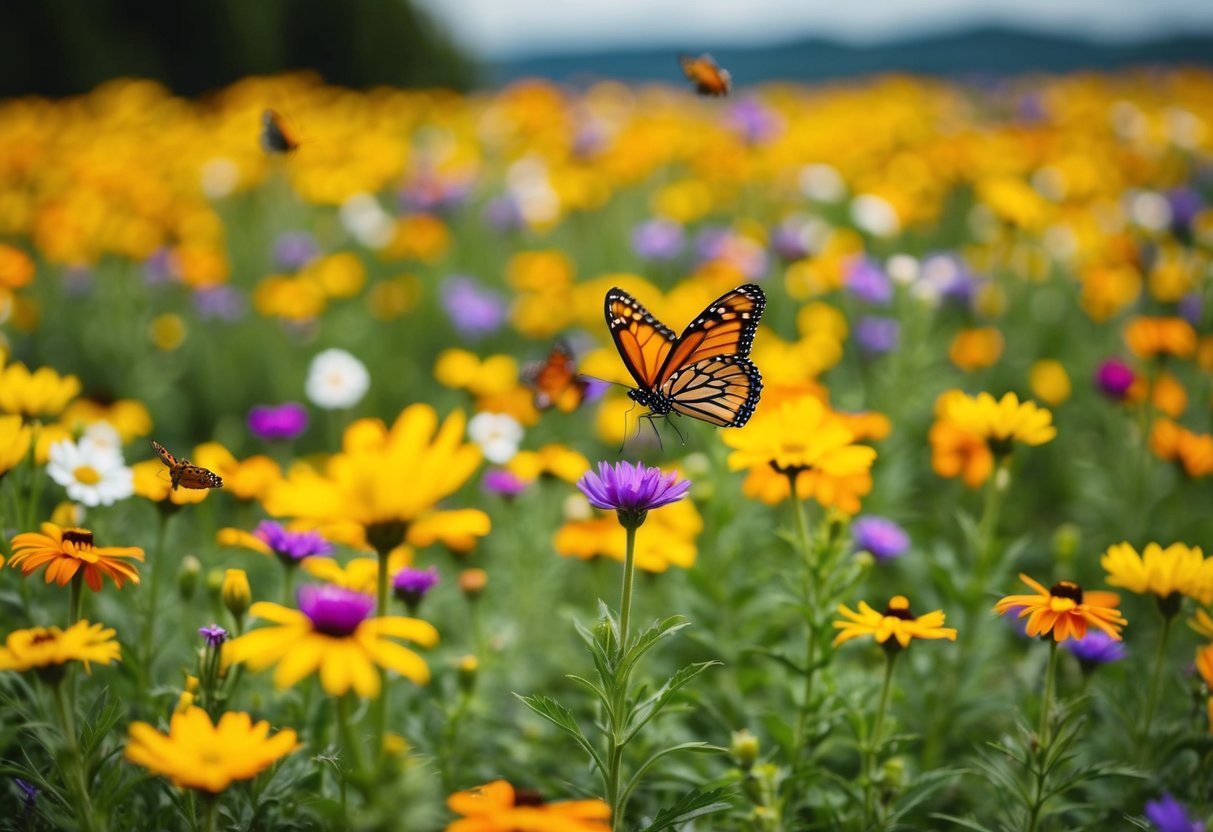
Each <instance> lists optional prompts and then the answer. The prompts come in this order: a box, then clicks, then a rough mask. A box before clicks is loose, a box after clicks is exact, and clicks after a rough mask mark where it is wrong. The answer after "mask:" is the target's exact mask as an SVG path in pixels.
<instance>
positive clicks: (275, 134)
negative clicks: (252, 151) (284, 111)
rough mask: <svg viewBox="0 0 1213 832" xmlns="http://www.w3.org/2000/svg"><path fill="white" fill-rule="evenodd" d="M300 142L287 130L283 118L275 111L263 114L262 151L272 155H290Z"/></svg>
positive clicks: (267, 111)
mask: <svg viewBox="0 0 1213 832" xmlns="http://www.w3.org/2000/svg"><path fill="white" fill-rule="evenodd" d="M297 147H299V142H298V141H297V140H296V139H294V138H293V137H292V136H291V133H290V131H289V130H287V127H286V123H285V122H284V121H283V120H282V116H280V115H278V113H276V112H275V111H273V110H266V111H265V112H263V113H262V114H261V149H262V150H264V151H265V152H266V153H269V154H270V155H281V154H284V153H290V152H291V151H292V150H294V149H295V148H297Z"/></svg>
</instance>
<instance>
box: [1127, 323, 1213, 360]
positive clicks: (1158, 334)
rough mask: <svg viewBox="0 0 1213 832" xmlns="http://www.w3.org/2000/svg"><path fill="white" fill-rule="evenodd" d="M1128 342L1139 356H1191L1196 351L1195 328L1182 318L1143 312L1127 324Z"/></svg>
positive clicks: (1130, 347)
mask: <svg viewBox="0 0 1213 832" xmlns="http://www.w3.org/2000/svg"><path fill="white" fill-rule="evenodd" d="M1125 343H1126V344H1127V345H1128V347H1129V350H1130V351H1131V352H1132V353H1133V354H1134V355H1136V356H1137V357H1138V358H1145V359H1150V358H1157V357H1159V356H1165V355H1172V356H1175V357H1176V358H1191V357H1192V355H1193V354H1194V353H1195V352H1196V330H1195V329H1193V328H1192V325H1191V324H1190V323H1188V322H1187V321H1185V320H1184V319H1183V318H1175V317H1170V318H1168V317H1147V316H1140V317H1137V318H1134V319H1133V320H1131V321H1129V323H1128V324H1126V325H1125Z"/></svg>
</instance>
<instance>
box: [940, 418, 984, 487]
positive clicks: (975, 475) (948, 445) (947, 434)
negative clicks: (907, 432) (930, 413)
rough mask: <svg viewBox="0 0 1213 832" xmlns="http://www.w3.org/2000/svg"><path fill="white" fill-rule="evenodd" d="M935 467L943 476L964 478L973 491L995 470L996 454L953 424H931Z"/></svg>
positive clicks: (982, 440)
mask: <svg viewBox="0 0 1213 832" xmlns="http://www.w3.org/2000/svg"><path fill="white" fill-rule="evenodd" d="M927 438H928V439H929V440H930V442H931V467H932V468H934V469H935V473H936V474H939V476H941V477H948V478H949V479H950V478H952V477H961V478H962V479H963V480H964V483H965V485H967V486H968V487H969V488H978V487H980V486H981V484H982V483H984V482H985V481H986V480H987V479H989V476H990V473H991V472H992V471H993V470H994V454H993V453H991V451H990V447H989V446H988V445H987V444H986V442H985V440H984V439H982V438H981V437H980V436H974V435H973V434H971V433H969V432H968V431H965V430H962V429H961V428H959V427H957V426H956V425H954V424H952V423H951V422H936V423H935V424H933V425H931V432H930V434H929V435H928V437H927Z"/></svg>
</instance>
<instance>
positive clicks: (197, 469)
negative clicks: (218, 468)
mask: <svg viewBox="0 0 1213 832" xmlns="http://www.w3.org/2000/svg"><path fill="white" fill-rule="evenodd" d="M152 450H153V451H155V452H156V453H157V454H159V455H160V461H161V462H163V463H164V464H165V465H167V466H168V475H169V477H170V478H171V479H172V481H173V490H174V491H176V490H177V486H181V487H182V488H223V480H222V479H220V478H219V475H218V474H216V473H215V472H214V471H208V470H207V469H205V468H202V467H201V466H198V465H192V464H191V463H190V461H189V460H188V459H182V460H178V459H177V457H175V456H173V455H172V454H170V453H169V452H168V449H167V448H165V447H164V446H163V445H161V444H160V443H159V442H157V441H156V440H155V439H153V440H152Z"/></svg>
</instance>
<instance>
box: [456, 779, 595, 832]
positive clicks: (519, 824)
mask: <svg viewBox="0 0 1213 832" xmlns="http://www.w3.org/2000/svg"><path fill="white" fill-rule="evenodd" d="M446 805H447V807H448V808H450V810H451V811H452V812H454V813H455V814H457V815H459V816H460V818H459V819H458V820H456V821H454V822H452V823H451V824H450V825H449V826H448V827H447V828H446V832H609V830H610V828H611V826H610V820H611V808H610V807H609V806H607V804H606V802H605V801H602V800H566V801H560V802H556V803H545V802H544V801H543V799H542V798H541V797H539V796H538V795H537V794H535V793H533V792H530V791H523V790H518V789H515V788H514V787H513V786H511V785H510V784H509V783H508V782H506V781H505V780H496V781H494V782H492V783H487V784H485V785H483V786H477V787H476V788H474V789H468V790H467V791H463V792H457V793H455V794H453V795H451V796H450V797H449V798H447V802H446Z"/></svg>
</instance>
